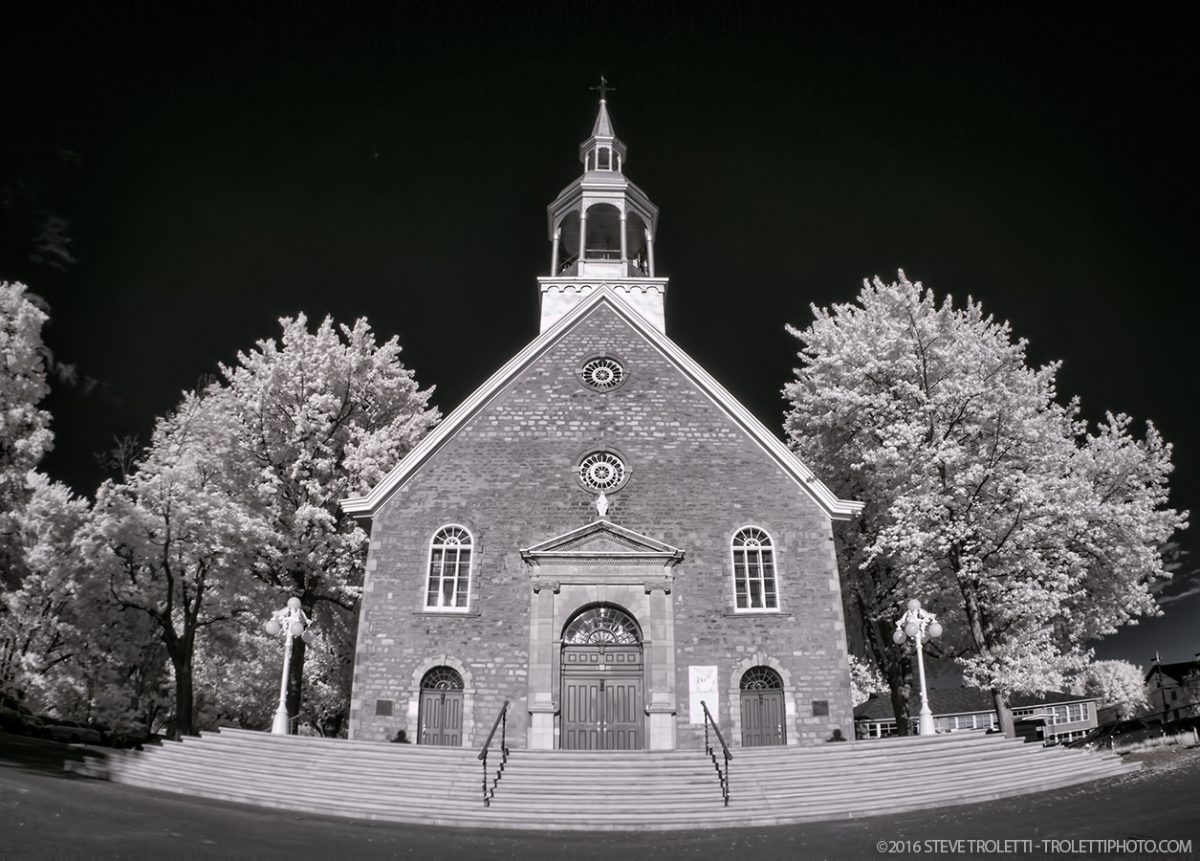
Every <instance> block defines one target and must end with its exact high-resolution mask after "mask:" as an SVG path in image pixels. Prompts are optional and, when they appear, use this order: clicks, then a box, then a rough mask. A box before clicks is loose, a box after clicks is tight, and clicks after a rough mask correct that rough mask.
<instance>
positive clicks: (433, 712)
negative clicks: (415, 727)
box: [417, 690, 463, 747]
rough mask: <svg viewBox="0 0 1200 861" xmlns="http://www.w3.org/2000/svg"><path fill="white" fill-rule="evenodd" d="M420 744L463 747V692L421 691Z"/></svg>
mask: <svg viewBox="0 0 1200 861" xmlns="http://www.w3.org/2000/svg"><path fill="white" fill-rule="evenodd" d="M419 720H420V724H421V735H420V738H419V739H418V740H417V741H418V742H419V743H420V744H433V745H440V746H442V747H461V746H462V725H463V692H462V691H455V690H423V691H421V713H420V718H419Z"/></svg>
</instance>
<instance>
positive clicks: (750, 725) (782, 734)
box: [742, 690, 787, 747]
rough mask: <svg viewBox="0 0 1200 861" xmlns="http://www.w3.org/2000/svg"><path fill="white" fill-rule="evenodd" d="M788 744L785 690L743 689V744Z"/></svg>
mask: <svg viewBox="0 0 1200 861" xmlns="http://www.w3.org/2000/svg"><path fill="white" fill-rule="evenodd" d="M781 744H787V730H786V728H785V727H784V712H783V691H772V690H766V691H761V690H760V691H756V690H744V691H742V746H743V747H770V746H772V745H781Z"/></svg>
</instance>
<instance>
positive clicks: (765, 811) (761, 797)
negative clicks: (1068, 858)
mask: <svg viewBox="0 0 1200 861" xmlns="http://www.w3.org/2000/svg"><path fill="white" fill-rule="evenodd" d="M733 756H734V759H733V762H732V764H731V770H730V803H729V806H728V807H725V806H723V804H722V797H721V791H720V786H719V784H718V780H717V775H716V773H715V771H714V768H713V764H712V760H711V759H710V758H709V757H708V755H707V754H705V753H704V752H703V751H700V750H675V751H604V752H593V751H534V750H524V749H515V750H511V751H510V753H509V760H508V764H507V766H506V767H505V770H504V774H503V776H502V777H501V779H500V781H499V783H498V784H497V785H496V790H495V796H494V798H493V799H492V803H491V806H490V807H484V805H483V801H482V782H483V768H482V765H481V763H480V762H479V760H478V758H477V751H475V750H470V749H464V748H433V747H424V746H419V745H398V744H386V743H379V742H365V741H345V740H339V739H316V738H307V737H297V736H272V735H268V734H265V733H253V732H246V731H242V730H222V731H220V732H218V733H206V734H204V735H203V736H201V737H200V738H192V739H186V740H184V741H182V742H165V743H164V744H163V745H162V746H161V747H157V748H151V749H148V750H146V751H144V752H128V751H127V752H114V753H113V754H112V755H111V756H110V758H109V759H108V760H107V762H106V770H107V773H106V774H104V775H98V776H106V777H108V778H109V779H111V780H113V781H116V782H119V783H124V784H129V785H133V786H140V787H144V788H148V789H154V790H161V791H166V792H177V793H183V794H187V795H192V796H200V797H204V798H213V799H218V800H223V801H232V802H239V803H244V804H253V805H258V806H263V807H274V808H281V809H289V810H297V811H306V812H310V813H317V814H326V815H334V816H349V817H355V818H361V819H374V820H380V821H391V822H416V823H424V824H442V825H448V826H456V827H461V826H469V827H483V828H532V829H555V830H563V829H567V830H649V829H654V830H658V829H681V828H707V827H712V828H716V827H732V826H740V827H746V826H758V825H772V824H783V823H789V822H806V821H815V820H822V819H837V818H847V817H859V816H870V815H873V814H878V813H896V812H901V811H906V810H914V809H920V808H928V807H941V806H946V805H951V804H963V803H968V802H976V801H988V800H992V799H996V798H1003V797H1007V796H1013V795H1022V794H1025V793H1029V792H1037V791H1042V790H1051V789H1059V788H1062V787H1066V786H1071V785H1074V784H1078V783H1083V782H1087V781H1091V780H1102V779H1111V778H1114V777H1118V776H1120V775H1122V774H1126V773H1128V772H1130V771H1135V770H1136V769H1137V766H1136V765H1134V764H1127V763H1124V762H1122V760H1121V759H1120V757H1118V756H1115V755H1113V754H1109V753H1093V752H1090V751H1078V750H1066V749H1063V748H1042V747H1038V746H1035V745H1027V744H1022V743H1020V742H1017V741H1012V740H1009V739H1005V738H1002V737H999V736H995V735H985V734H982V733H969V734H967V733H962V734H954V735H945V736H935V737H933V738H908V739H889V740H882V741H870V742H846V743H844V744H827V745H823V746H821V747H813V748H796V747H785V748H755V749H736V750H734V751H733ZM499 761H500V757H499V754H498V752H497V751H495V750H493V751H492V753H491V754H490V756H489V759H488V765H489V776H488V785H489V787H490V786H491V781H492V780H493V779H494V777H495V769H496V767H497V766H498V765H499ZM901 775H903V776H906V777H905V778H903V779H902V778H901V777H900V776H901ZM913 775H920V778H919V779H917V780H913V779H910V778H911V776H913Z"/></svg>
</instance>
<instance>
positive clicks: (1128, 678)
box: [1071, 661, 1148, 720]
mask: <svg viewBox="0 0 1200 861" xmlns="http://www.w3.org/2000/svg"><path fill="white" fill-rule="evenodd" d="M1071 692H1072V693H1075V694H1078V695H1081V696H1089V697H1096V698H1097V699H1099V700H1100V705H1101V706H1115V707H1116V710H1117V719H1118V720H1124V719H1125V718H1130V717H1133V716H1134V715H1135V714H1137V713H1138V712H1139V711H1141V710H1142V709H1145V708H1146V707H1147V706H1148V703H1147V700H1146V674H1145V673H1144V672H1142V668H1141V667H1139V666H1136V665H1135V664H1131V663H1130V662H1129V661H1093V662H1092V663H1090V664H1088V665H1087V666H1086V667H1085V668H1084V669H1083V671H1082V672H1080V673H1079V675H1078V676H1076V678H1075V680H1074V683H1073V684H1072V686H1071Z"/></svg>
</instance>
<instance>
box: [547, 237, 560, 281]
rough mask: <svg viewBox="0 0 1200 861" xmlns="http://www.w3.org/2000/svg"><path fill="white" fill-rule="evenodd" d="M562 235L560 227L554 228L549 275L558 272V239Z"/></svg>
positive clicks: (552, 275) (551, 275)
mask: <svg viewBox="0 0 1200 861" xmlns="http://www.w3.org/2000/svg"><path fill="white" fill-rule="evenodd" d="M560 236H562V228H561V227H556V228H555V229H554V247H553V248H551V250H550V277H551V278H553V277H554V276H555V275H557V274H558V239H559V237H560Z"/></svg>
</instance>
